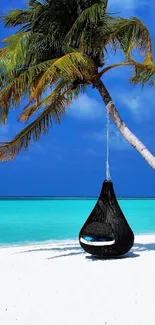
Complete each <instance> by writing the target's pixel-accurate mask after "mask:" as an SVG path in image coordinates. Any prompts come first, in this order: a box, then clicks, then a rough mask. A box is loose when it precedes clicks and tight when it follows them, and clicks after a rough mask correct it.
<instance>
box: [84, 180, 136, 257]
mask: <svg viewBox="0 0 155 325" xmlns="http://www.w3.org/2000/svg"><path fill="white" fill-rule="evenodd" d="M79 242H80V245H81V247H82V248H83V249H84V250H85V251H86V252H87V253H89V254H92V255H94V256H97V257H101V258H104V257H105V258H108V257H116V256H120V255H123V254H126V253H127V252H128V251H129V250H130V249H131V247H132V246H133V243H134V234H133V232H132V230H131V228H130V226H129V225H128V222H127V221H126V219H125V217H124V215H123V213H122V211H121V209H120V207H119V204H118V202H117V200H116V196H115V193H114V189H113V184H112V182H111V181H105V182H104V183H103V187H102V190H101V194H100V197H99V199H98V201H97V203H96V206H95V207H94V209H93V211H92V212H91V214H90V216H89V218H88V219H87V221H86V222H85V224H84V226H83V227H82V229H81V231H80V234H79Z"/></svg>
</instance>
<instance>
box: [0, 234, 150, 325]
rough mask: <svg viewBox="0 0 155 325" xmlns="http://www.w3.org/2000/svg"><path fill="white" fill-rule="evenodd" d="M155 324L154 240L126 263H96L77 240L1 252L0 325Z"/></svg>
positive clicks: (139, 241)
mask: <svg viewBox="0 0 155 325" xmlns="http://www.w3.org/2000/svg"><path fill="white" fill-rule="evenodd" d="M14 324H20V325H77V324H78V325H79V324H81V325H99V324H102V325H104V324H107V325H113V324H115V325H117V324H118V325H154V324H155V235H148V236H137V237H136V240H135V245H134V247H133V249H132V250H131V252H130V253H129V254H128V255H127V256H126V258H121V259H115V260H97V259H92V258H91V257H90V256H89V255H88V254H84V253H83V251H82V249H81V248H80V247H79V245H78V242H77V241H62V242H53V243H50V244H39V245H32V246H30V245H29V246H21V247H7V248H1V249H0V325H14Z"/></svg>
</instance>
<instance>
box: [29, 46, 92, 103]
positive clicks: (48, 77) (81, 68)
mask: <svg viewBox="0 0 155 325" xmlns="http://www.w3.org/2000/svg"><path fill="white" fill-rule="evenodd" d="M94 69H95V67H94V63H93V61H92V60H91V59H89V58H88V57H87V56H86V55H84V54H82V53H80V52H72V53H67V54H66V55H64V56H63V57H61V58H59V59H58V60H56V61H55V62H54V63H52V64H51V66H50V67H49V68H47V70H46V72H45V73H44V74H43V76H42V77H41V78H40V80H39V82H38V85H37V86H36V89H35V91H34V93H33V95H32V98H34V99H35V100H38V99H39V98H40V96H41V94H42V93H43V92H44V91H45V89H47V87H48V86H49V84H51V83H56V82H57V81H58V80H59V78H62V79H65V80H70V79H81V80H82V79H83V78H86V79H89V78H90V77H91V76H92V75H93V72H94ZM32 98H31V99H32Z"/></svg>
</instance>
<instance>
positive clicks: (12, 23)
mask: <svg viewBox="0 0 155 325" xmlns="http://www.w3.org/2000/svg"><path fill="white" fill-rule="evenodd" d="M29 13H30V12H29V10H22V9H14V10H10V11H9V12H8V13H7V14H6V15H4V16H3V17H2V21H3V23H4V26H5V27H16V26H18V25H22V24H25V23H28V22H29V19H30V14H29Z"/></svg>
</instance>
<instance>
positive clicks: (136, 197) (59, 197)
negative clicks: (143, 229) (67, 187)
mask: <svg viewBox="0 0 155 325" xmlns="http://www.w3.org/2000/svg"><path fill="white" fill-rule="evenodd" d="M97 199H98V196H26V195H25V196H0V200H1V201H3V200H10V201H11V200H17V201H18V200H97ZM117 199H118V200H155V197H154V196H117Z"/></svg>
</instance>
